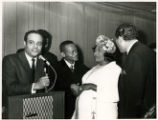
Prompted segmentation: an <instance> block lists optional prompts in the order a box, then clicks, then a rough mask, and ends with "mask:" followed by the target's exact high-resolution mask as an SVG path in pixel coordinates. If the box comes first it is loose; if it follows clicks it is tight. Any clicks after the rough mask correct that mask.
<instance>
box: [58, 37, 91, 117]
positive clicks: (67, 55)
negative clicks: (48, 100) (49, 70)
mask: <svg viewBox="0 0 158 120" xmlns="http://www.w3.org/2000/svg"><path fill="white" fill-rule="evenodd" d="M60 52H61V56H62V57H63V59H62V60H61V61H59V62H58V70H57V74H58V80H57V83H56V86H55V89H56V90H61V91H65V118H66V119H70V118H71V117H72V114H73V111H74V108H75V99H76V97H75V95H74V94H73V92H72V90H71V85H73V84H77V85H80V84H81V79H82V76H83V75H84V74H85V73H86V71H87V70H88V68H87V67H86V66H85V65H84V64H81V63H79V62H78V50H77V47H76V45H75V44H74V43H73V42H72V41H69V40H67V41H64V42H62V43H61V44H60Z"/></svg>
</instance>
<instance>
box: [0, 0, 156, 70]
mask: <svg viewBox="0 0 158 120" xmlns="http://www.w3.org/2000/svg"><path fill="white" fill-rule="evenodd" d="M149 7H150V8H152V10H150V9H149V10H148V8H149ZM154 9H156V3H143V2H142V3H129V2H128V3H116V2H111V3H106V2H104V3H103V2H102V3H101V2H100V3H92V2H83V3H81V2H3V47H2V49H3V50H2V54H3V56H5V55H8V54H11V53H15V52H16V50H17V49H19V48H22V47H23V36H24V34H25V32H27V31H28V30H30V29H45V30H47V31H48V32H50V33H51V34H52V36H53V40H52V45H51V48H50V52H53V53H54V54H56V55H57V57H58V59H60V58H61V56H60V52H59V49H58V46H59V44H60V43H61V42H62V41H64V40H67V39H69V40H72V41H74V42H76V43H77V44H78V46H79V47H80V48H81V51H82V53H83V58H84V62H85V64H86V65H88V66H89V67H91V66H93V65H94V59H93V52H92V49H91V48H92V46H93V45H94V43H95V38H96V37H97V35H99V34H105V35H107V36H109V37H111V38H115V37H114V34H115V29H116V28H117V26H118V25H119V24H121V23H123V22H130V23H133V24H134V25H136V26H137V27H138V29H139V31H140V33H141V37H140V39H141V40H142V41H143V42H144V43H145V44H150V43H152V42H156V12H155V10H154ZM3 56H2V57H3Z"/></svg>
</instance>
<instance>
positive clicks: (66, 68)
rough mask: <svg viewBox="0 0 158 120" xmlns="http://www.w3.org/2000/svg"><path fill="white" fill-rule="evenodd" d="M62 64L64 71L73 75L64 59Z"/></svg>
mask: <svg viewBox="0 0 158 120" xmlns="http://www.w3.org/2000/svg"><path fill="white" fill-rule="evenodd" d="M61 63H62V66H63V69H64V71H65V72H68V73H72V72H71V70H70V68H69V67H68V65H67V64H66V62H65V61H64V59H62V60H61Z"/></svg>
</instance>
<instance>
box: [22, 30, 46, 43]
mask: <svg viewBox="0 0 158 120" xmlns="http://www.w3.org/2000/svg"><path fill="white" fill-rule="evenodd" d="M31 33H35V34H39V35H40V36H41V37H42V39H43V36H42V34H41V33H40V32H39V31H38V30H30V31H28V32H26V33H25V36H24V41H27V37H28V35H29V34H31Z"/></svg>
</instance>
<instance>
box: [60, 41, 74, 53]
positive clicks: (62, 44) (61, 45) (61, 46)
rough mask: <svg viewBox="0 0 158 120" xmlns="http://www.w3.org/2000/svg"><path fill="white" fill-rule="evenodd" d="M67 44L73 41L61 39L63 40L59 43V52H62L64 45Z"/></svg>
mask: <svg viewBox="0 0 158 120" xmlns="http://www.w3.org/2000/svg"><path fill="white" fill-rule="evenodd" d="M69 44H74V42H73V41H71V40H66V41H63V42H62V43H61V44H60V46H59V49H60V52H63V51H64V49H65V46H66V45H69Z"/></svg>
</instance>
